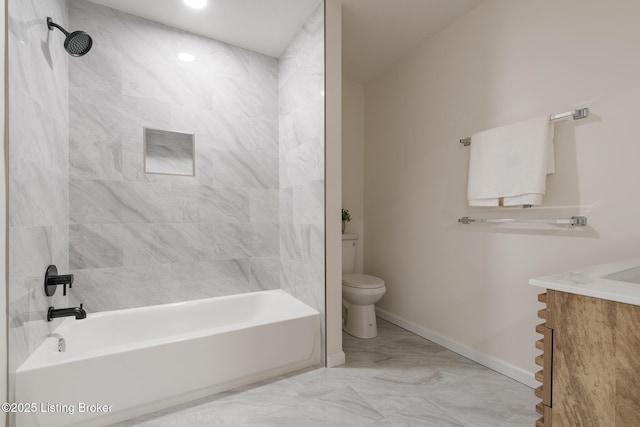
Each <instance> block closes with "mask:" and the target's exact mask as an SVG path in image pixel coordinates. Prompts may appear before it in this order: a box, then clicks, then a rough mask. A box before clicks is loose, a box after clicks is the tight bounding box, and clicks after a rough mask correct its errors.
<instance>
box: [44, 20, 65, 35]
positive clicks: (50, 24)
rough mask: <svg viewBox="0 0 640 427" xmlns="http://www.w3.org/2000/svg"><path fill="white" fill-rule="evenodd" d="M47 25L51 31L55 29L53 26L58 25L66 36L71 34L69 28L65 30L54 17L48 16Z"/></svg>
mask: <svg viewBox="0 0 640 427" xmlns="http://www.w3.org/2000/svg"><path fill="white" fill-rule="evenodd" d="M47 27H49V31H53V27H56V28H57V29H59V30H60V31H62V32H63V33H64V35H65V36H68V35H69V32H68V31H67V30H65V29H64V28H62V27H61V26H60V25H58V24H56V23H55V22H53V19H51V18H50V17H47Z"/></svg>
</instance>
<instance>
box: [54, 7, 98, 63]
mask: <svg viewBox="0 0 640 427" xmlns="http://www.w3.org/2000/svg"><path fill="white" fill-rule="evenodd" d="M47 27H48V28H49V31H53V29H54V28H57V29H59V30H60V31H62V32H63V33H64V35H65V36H67V37H66V38H65V39H64V49H65V50H66V51H67V52H68V53H69V55H71V56H83V55H85V54H86V53H87V52H89V51H90V50H91V46H93V40H92V39H91V36H90V35H89V34H87V33H86V32H84V31H74V32H72V33H69V32H68V31H67V30H65V29H64V28H62V27H61V26H60V25H58V24H56V23H55V22H53V20H52V19H51V18H50V17H47Z"/></svg>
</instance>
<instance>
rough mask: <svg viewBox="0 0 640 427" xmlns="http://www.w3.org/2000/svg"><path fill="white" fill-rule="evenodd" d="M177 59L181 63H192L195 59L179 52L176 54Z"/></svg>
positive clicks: (188, 54)
mask: <svg viewBox="0 0 640 427" xmlns="http://www.w3.org/2000/svg"><path fill="white" fill-rule="evenodd" d="M178 59H179V60H180V61H183V62H193V61H195V60H196V57H195V56H193V55H191V54H190V53H187V52H181V53H179V54H178Z"/></svg>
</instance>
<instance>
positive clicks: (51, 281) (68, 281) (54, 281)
mask: <svg viewBox="0 0 640 427" xmlns="http://www.w3.org/2000/svg"><path fill="white" fill-rule="evenodd" d="M60 285H62V287H63V289H62V292H63V295H65V296H66V295H67V285H69V288H72V287H73V274H58V269H57V268H56V266H55V265H50V266H49V267H47V271H46V273H45V275H44V293H45V295H46V296H48V297H50V296H53V294H54V293H55V292H56V288H57V287H58V286H60Z"/></svg>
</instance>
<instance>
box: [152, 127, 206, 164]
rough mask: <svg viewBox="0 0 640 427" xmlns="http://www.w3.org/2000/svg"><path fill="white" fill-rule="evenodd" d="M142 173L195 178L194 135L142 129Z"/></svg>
mask: <svg viewBox="0 0 640 427" xmlns="http://www.w3.org/2000/svg"><path fill="white" fill-rule="evenodd" d="M144 172H145V173H150V174H162V175H183V176H195V135H194V134H192V133H182V132H174V131H169V130H160V129H150V128H144Z"/></svg>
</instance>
